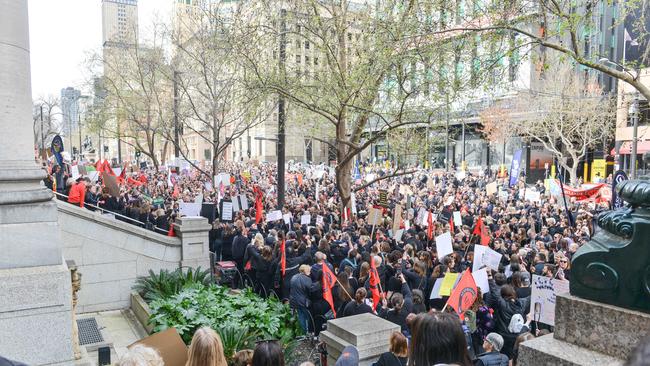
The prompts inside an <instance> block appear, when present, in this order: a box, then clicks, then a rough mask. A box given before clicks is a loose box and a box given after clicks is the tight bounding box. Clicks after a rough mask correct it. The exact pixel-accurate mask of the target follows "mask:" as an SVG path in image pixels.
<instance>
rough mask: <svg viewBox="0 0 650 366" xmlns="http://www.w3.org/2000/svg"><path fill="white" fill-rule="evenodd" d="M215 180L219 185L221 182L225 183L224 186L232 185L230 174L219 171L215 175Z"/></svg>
mask: <svg viewBox="0 0 650 366" xmlns="http://www.w3.org/2000/svg"><path fill="white" fill-rule="evenodd" d="M214 181H215V182H216V184H217V186H219V184H223V186H224V187H228V186H230V174H228V173H219V174H217V175H216V176H215V177H214Z"/></svg>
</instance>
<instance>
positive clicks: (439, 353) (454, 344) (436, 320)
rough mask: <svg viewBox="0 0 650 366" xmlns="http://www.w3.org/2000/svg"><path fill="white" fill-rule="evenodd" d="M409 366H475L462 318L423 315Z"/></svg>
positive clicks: (415, 328)
mask: <svg viewBox="0 0 650 366" xmlns="http://www.w3.org/2000/svg"><path fill="white" fill-rule="evenodd" d="M411 332H412V334H413V338H412V339H411V345H410V348H409V363H408V364H409V366H430V365H440V364H447V365H458V366H471V365H472V361H471V360H470V357H469V354H468V352H467V342H466V340H465V335H464V334H463V331H462V328H461V324H460V321H459V320H458V317H456V316H454V315H452V314H448V313H433V314H420V315H418V316H417V318H415V320H414V322H413V326H412V330H411Z"/></svg>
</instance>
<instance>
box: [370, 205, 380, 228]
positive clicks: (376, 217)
mask: <svg viewBox="0 0 650 366" xmlns="http://www.w3.org/2000/svg"><path fill="white" fill-rule="evenodd" d="M380 223H381V209H378V208H375V207H371V208H370V211H369V212H368V224H370V225H379V224H380Z"/></svg>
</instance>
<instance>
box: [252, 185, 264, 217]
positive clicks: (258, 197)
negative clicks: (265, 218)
mask: <svg viewBox="0 0 650 366" xmlns="http://www.w3.org/2000/svg"><path fill="white" fill-rule="evenodd" d="M253 192H255V224H259V223H260V222H262V211H263V210H264V206H263V204H262V190H261V189H260V187H258V186H255V187H253Z"/></svg>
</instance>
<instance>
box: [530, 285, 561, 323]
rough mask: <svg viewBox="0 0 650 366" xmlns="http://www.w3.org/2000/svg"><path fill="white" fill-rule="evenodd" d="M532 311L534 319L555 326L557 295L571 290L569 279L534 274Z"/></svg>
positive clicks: (531, 300)
mask: <svg viewBox="0 0 650 366" xmlns="http://www.w3.org/2000/svg"><path fill="white" fill-rule="evenodd" d="M530 287H531V295H530V313H531V314H532V315H533V320H535V321H538V322H540V323H544V324H548V325H551V326H555V297H556V296H557V294H561V293H565V292H569V281H565V280H559V279H551V278H548V277H544V276H538V275H533V281H532V283H531V286H530Z"/></svg>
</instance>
